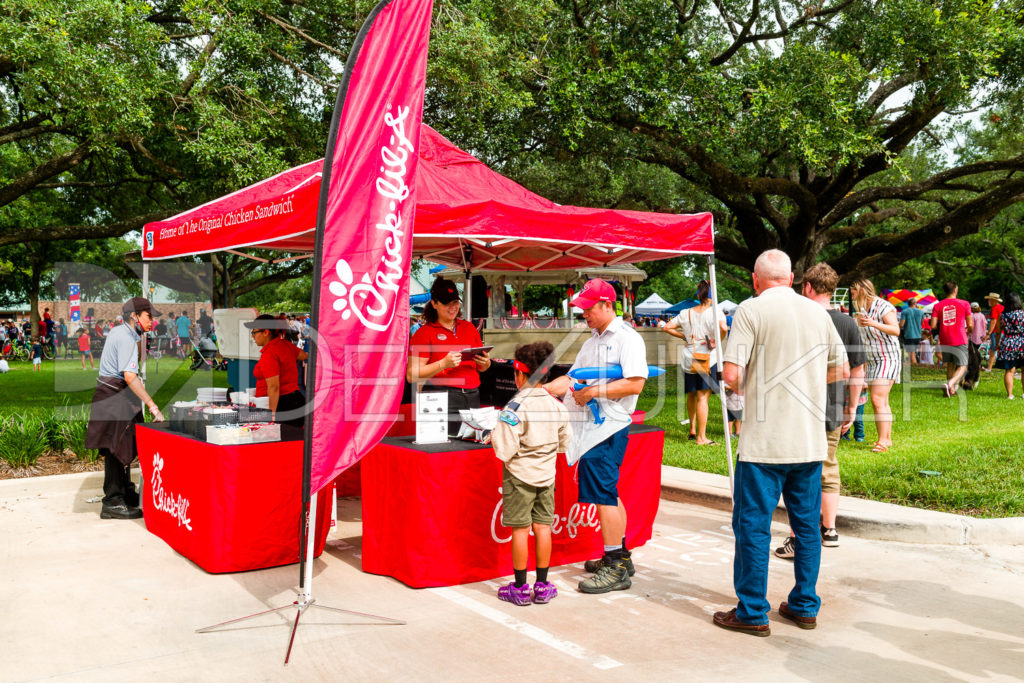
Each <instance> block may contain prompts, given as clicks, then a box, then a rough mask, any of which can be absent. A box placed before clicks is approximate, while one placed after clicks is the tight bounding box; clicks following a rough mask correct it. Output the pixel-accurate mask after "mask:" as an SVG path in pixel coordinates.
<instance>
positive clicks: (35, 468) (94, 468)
mask: <svg viewBox="0 0 1024 683" xmlns="http://www.w3.org/2000/svg"><path fill="white" fill-rule="evenodd" d="M102 471H103V459H102V458H101V459H99V460H97V461H96V462H94V463H87V462H84V461H82V460H79V459H78V458H77V457H75V454H74V453H72V452H71V451H64V452H63V453H57V452H50V453H47V454H46V455H42V456H40V457H39V460H36V464H35V465H32V466H31V467H11V466H10V465H8V464H7V463H6V462H4V461H2V460H0V479H23V478H25V477H46V476H49V475H51V474H76V473H78V472H102Z"/></svg>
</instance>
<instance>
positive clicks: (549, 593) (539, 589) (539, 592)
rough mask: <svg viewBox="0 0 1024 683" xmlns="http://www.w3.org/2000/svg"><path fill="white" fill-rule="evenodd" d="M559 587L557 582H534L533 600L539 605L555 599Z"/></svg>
mask: <svg viewBox="0 0 1024 683" xmlns="http://www.w3.org/2000/svg"><path fill="white" fill-rule="evenodd" d="M556 595H558V589H557V588H555V584H553V583H548V582H547V581H538V582H537V583H535V584H533V601H534V602H535V603H537V604H538V605H544V604H547V603H549V602H551V601H552V600H554V599H555V596H556Z"/></svg>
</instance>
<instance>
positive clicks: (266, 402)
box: [250, 396, 270, 410]
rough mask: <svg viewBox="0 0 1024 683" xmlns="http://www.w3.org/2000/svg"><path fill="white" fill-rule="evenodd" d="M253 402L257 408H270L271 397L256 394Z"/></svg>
mask: <svg viewBox="0 0 1024 683" xmlns="http://www.w3.org/2000/svg"><path fill="white" fill-rule="evenodd" d="M250 400H251V401H252V404H253V405H254V406H255V407H257V408H263V409H264V410H270V397H269V396H254V397H253V398H252V399H250Z"/></svg>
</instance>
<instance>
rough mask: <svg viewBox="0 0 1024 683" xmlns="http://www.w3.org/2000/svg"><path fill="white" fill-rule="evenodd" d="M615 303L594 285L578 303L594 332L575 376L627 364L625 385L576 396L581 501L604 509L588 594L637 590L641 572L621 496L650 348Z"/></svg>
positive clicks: (565, 380)
mask: <svg viewBox="0 0 1024 683" xmlns="http://www.w3.org/2000/svg"><path fill="white" fill-rule="evenodd" d="M616 299H617V294H616V292H615V288H614V287H612V285H611V283H609V282H605V281H604V280H589V281H588V282H587V284H586V286H585V287H584V288H583V290H582V291H581V292H580V293H579V294H578V295H577V296H576V298H574V299H573V300H572V302H571V303H572V305H573V306H576V307H577V308H582V309H583V319H584V320H586V321H587V326H588V327H589V328H590V329H591V333H590V338H589V339H587V340H586V341H585V342H584V343H583V346H582V348H580V352H579V354H577V356H576V362H575V363H573V365H572V368H571V369H570V372H571V371H572V370H575V369H576V368H589V367H608V366H613V365H619V366H622V379H615V380H609V379H600V380H592V381H591V383H590V384H588V385H587V386H586V387H584V388H582V389H580V390H579V391H574V392H572V400H573V401H574V402H575V403H576V405H577V406H580V411H570V412H571V413H572V414H573V415H574V416H575V417H576V420H575V421H574V423H573V441H572V446H571V447H570V449H569V450H570V451H572V453H573V454H579V453H582V456H581V457H580V460H579V470H578V474H579V485H580V486H579V501H580V503H582V504H584V505H589V504H591V503H593V504H595V505H596V506H597V515H598V518H599V519H600V521H601V536H602V538H603V540H604V555H603V556H602V557H601V558H600V559H597V560H588V561H587V562H586V564H585V565H584V567H585V568H586V570H587V571H588V572H594V576H592V577H591V578H589V579H586V580H584V581H581V582H580V584H579V589H580V591H582V592H584V593H607V592H609V591H613V590H626V589H627V588H629V587H630V586H631V585H632V582H631V581H630V578H629V577H630V576H632V575H633V574H635V573H636V570H635V569H634V567H633V561H632V559H630V553H629V550H627V549H626V508H625V507H624V506H623V505H622V500H621V499H620V498H619V492H618V481H619V468H620V467H621V466H622V460H623V458H624V457H625V455H626V445H627V443H628V440H629V425H630V424H631V423H632V416H633V411H634V410H636V402H637V397H638V396H639V394H640V392H641V391H643V388H644V382H646V381H647V347H646V345H645V344H644V340H643V338H642V337H641V336H640V334H639V333H638V332H637V331H636V330H635V329H634V328H633V327H632V326H631V325H627V324H626V323H624V322H623V320H622V318H620V317H619V316H618V315H616V313H615V301H616ZM570 386H571V380H570V378H569V376H568V375H565V376H563V377H559V378H558V379H556V380H554V381H553V382H551V383H549V384H547V385H546V388H547V389H548V391H550V392H551V393H552V394H554V395H555V396H564V395H565V394H566V393H567V392H568V391H569V388H570ZM592 399H594V400H596V401H597V403H598V406H599V408H600V414H601V416H602V417H603V418H604V422H603V423H602V424H596V422H595V421H594V419H593V417H592V416H591V414H590V411H588V410H585V409H583V406H585V405H586V404H587V403H588V402H589V401H590V400H592ZM583 416H585V417H583Z"/></svg>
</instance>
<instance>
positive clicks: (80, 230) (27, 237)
mask: <svg viewBox="0 0 1024 683" xmlns="http://www.w3.org/2000/svg"><path fill="white" fill-rule="evenodd" d="M169 215H171V214H170V213H169V212H166V211H164V212H160V213H151V214H146V215H144V216H135V217H134V218H129V219H128V220H124V221H119V222H117V223H108V224H106V225H46V226H40V227H32V228H19V229H16V230H10V231H6V232H2V233H0V247H4V246H7V245H8V244H18V243H19V242H54V241H59V240H82V239H87V240H94V239H104V238H107V237H122V236H124V235H125V234H127V233H129V232H132V231H133V230H139V229H141V228H142V226H144V225H145V224H146V223H151V222H153V221H158V220H162V219H164V218H167V217H168V216H169Z"/></svg>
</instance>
